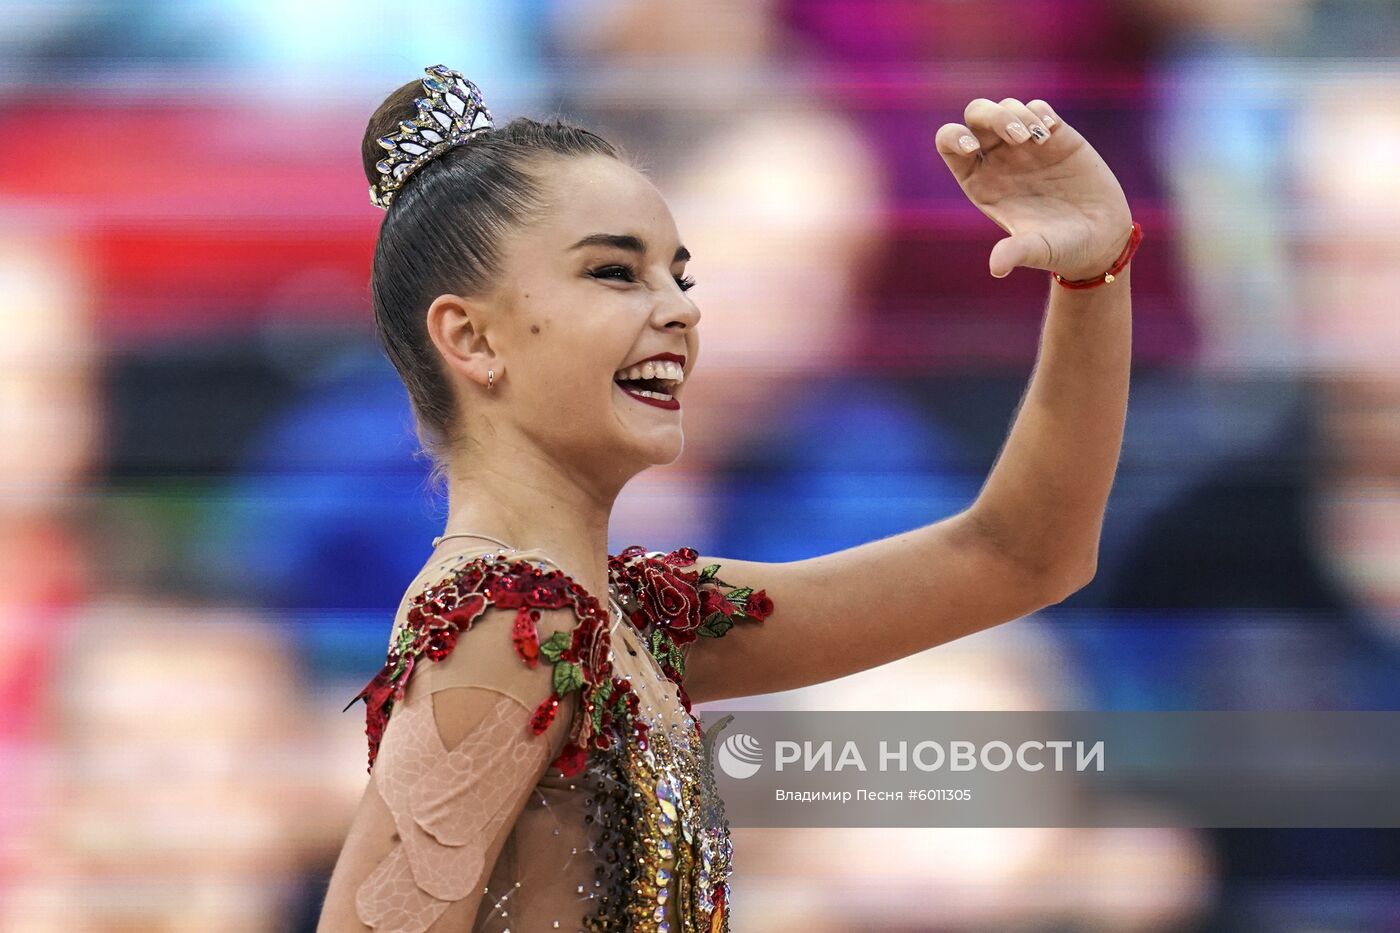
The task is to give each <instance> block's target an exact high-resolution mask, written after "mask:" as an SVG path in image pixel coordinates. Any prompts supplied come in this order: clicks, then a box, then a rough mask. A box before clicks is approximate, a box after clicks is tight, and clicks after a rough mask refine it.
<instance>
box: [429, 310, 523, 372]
mask: <svg viewBox="0 0 1400 933" xmlns="http://www.w3.org/2000/svg"><path fill="white" fill-rule="evenodd" d="M491 319H492V311H491V308H490V306H489V304H488V303H487V302H484V301H479V300H477V299H474V298H465V297H463V296H461V295H439V296H437V297H436V298H434V299H433V303H432V304H430V305H429V306H428V314H427V327H428V339H429V340H431V341H432V342H433V345H434V346H435V347H437V350H438V353H440V354H442V359H443V362H444V363H445V364H446V365H447V368H448V369H449V370H451V371H453V372H457V373H460V374H462V375H464V376H466V377H467V378H468V379H471V380H472V381H473V382H477V383H480V384H481V386H482V388H485V387H486V382H487V371H488V370H491V369H494V370H495V371H496V382H498V383H499V382H500V381H501V376H502V375H503V372H504V369H503V366H502V363H501V361H500V360H499V359H498V358H497V356H496V353H495V351H494V350H493V349H492V347H491V341H490V338H489V337H488V334H487V332H488V330H489V328H490V322H491Z"/></svg>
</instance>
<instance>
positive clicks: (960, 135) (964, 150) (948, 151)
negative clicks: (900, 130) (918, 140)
mask: <svg viewBox="0 0 1400 933" xmlns="http://www.w3.org/2000/svg"><path fill="white" fill-rule="evenodd" d="M933 144H934V146H935V147H936V148H937V149H938V154H939V155H941V156H943V161H944V162H946V163H947V165H948V168H949V169H950V170H951V171H952V173H953V177H954V178H956V179H957V180H958V181H960V182H961V181H963V180H964V179H966V178H967V176H968V175H970V174H971V173H972V169H973V167H974V166H975V165H976V164H977V159H978V158H979V157H980V156H981V154H982V143H981V141H980V140H978V138H977V137H976V136H974V135H973V133H972V130H970V129H968V128H967V127H965V126H963V125H962V124H961V123H945V124H943V125H942V126H940V127H939V128H938V132H937V133H935V134H934V136H933Z"/></svg>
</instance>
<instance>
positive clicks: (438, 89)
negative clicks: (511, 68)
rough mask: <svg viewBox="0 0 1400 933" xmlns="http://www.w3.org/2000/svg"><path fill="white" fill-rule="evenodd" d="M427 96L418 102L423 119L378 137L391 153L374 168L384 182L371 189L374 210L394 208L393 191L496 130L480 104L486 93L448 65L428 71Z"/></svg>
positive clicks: (427, 69)
mask: <svg viewBox="0 0 1400 933" xmlns="http://www.w3.org/2000/svg"><path fill="white" fill-rule="evenodd" d="M423 73H424V75H425V77H424V78H423V90H424V91H426V92H427V95H428V96H427V97H420V98H418V99H417V100H416V101H414V105H415V106H416V107H417V108H418V115H417V116H416V117H414V118H413V119H412V120H404V121H403V122H401V123H400V124H399V131H398V132H397V133H390V134H389V135H387V136H381V137H379V139H378V142H379V145H381V146H383V147H384V148H385V149H387V150H388V151H389V154H388V155H387V156H385V157H384V158H383V159H381V160H380V161H379V162H377V163H376V164H375V166H374V167H375V168H377V169H379V183H378V184H376V185H370V186H369V199H370V202H371V203H372V204H374V206H375V207H382V208H384V209H385V210H388V209H389V204H390V202H392V201H393V199H394V193H395V192H397V191H398V190H399V189H400V188H402V187H403V185H404V182H406V181H407V180H408V177H409V176H410V175H412V174H413V173H414V172H416V171H418V169H420V168H422V167H423V166H424V165H426V164H427V163H428V162H430V161H432V160H433V159H435V158H436V157H438V156H440V155H442V154H443V153H444V152H446V151H447V150H449V149H451V148H453V147H454V146H460V145H462V144H463V143H465V142H467V141H468V140H470V139H471V138H472V137H474V136H477V135H479V134H480V133H482V132H484V131H485V130H489V129H491V126H492V123H491V111H489V110H487V109H486V105H485V104H484V103H482V100H481V90H480V89H479V88H477V86H476V85H475V84H472V83H471V82H470V81H468V80H467V79H466V78H464V77H462V75H461V73H460V72H457V71H453V70H452V69H451V68H448V67H447V66H446V65H433V66H432V67H430V68H424V69H423Z"/></svg>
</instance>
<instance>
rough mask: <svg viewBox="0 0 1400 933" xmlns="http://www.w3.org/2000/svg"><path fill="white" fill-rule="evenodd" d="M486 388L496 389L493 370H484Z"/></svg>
mask: <svg viewBox="0 0 1400 933" xmlns="http://www.w3.org/2000/svg"><path fill="white" fill-rule="evenodd" d="M486 388H488V389H494V388H496V371H495V370H494V369H488V370H486Z"/></svg>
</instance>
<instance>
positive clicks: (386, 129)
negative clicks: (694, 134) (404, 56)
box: [320, 65, 1141, 933]
mask: <svg viewBox="0 0 1400 933" xmlns="http://www.w3.org/2000/svg"><path fill="white" fill-rule="evenodd" d="M964 119H965V121H966V122H965V123H947V124H945V125H943V126H942V127H941V128H940V129H939V130H938V133H937V136H936V143H937V146H938V150H939V152H940V153H941V154H942V155H943V158H944V161H945V162H946V163H947V165H948V168H949V169H950V170H951V171H952V172H953V174H954V176H955V177H956V178H957V180H958V182H959V183H960V185H961V186H962V188H963V190H964V191H965V192H966V193H967V195H968V197H969V198H970V199H971V201H972V202H973V204H975V205H976V206H977V207H978V208H979V209H980V210H982V212H983V213H985V214H986V215H987V216H988V217H990V218H992V220H994V221H995V222H996V223H997V224H998V225H999V226H1001V227H1002V228H1003V229H1004V230H1006V231H1007V232H1009V233H1010V234H1011V236H1009V237H1007V238H1005V239H1003V240H1001V241H1000V242H998V243H997V244H996V246H995V247H993V249H992V252H991V258H990V271H991V273H992V275H994V276H996V277H1004V276H1005V275H1007V274H1008V273H1010V271H1011V270H1012V269H1013V268H1015V267H1017V266H1027V267H1030V268H1036V269H1043V270H1047V271H1050V272H1052V274H1053V276H1052V280H1051V283H1050V285H1051V297H1050V301H1049V307H1048V310H1047V312H1046V317H1045V323H1044V332H1043V335H1042V341H1041V346H1040V354H1039V359H1038V361H1037V364H1036V367H1035V371H1034V375H1033V377H1032V379H1031V382H1030V386H1029V388H1028V390H1027V393H1026V396H1025V398H1024V400H1023V402H1022V404H1021V406H1020V410H1019V412H1018V414H1017V417H1016V420H1015V423H1014V425H1013V427H1012V430H1011V432H1010V435H1009V437H1008V438H1007V440H1006V443H1005V446H1004V449H1003V450H1002V452H1001V455H1000V457H999V458H998V459H997V461H996V463H995V465H994V467H993V469H992V471H991V473H990V475H989V476H988V478H987V480H986V483H985V485H984V486H983V488H982V490H981V492H980V494H979V495H978V496H977V498H976V501H975V502H974V503H973V504H972V505H971V506H969V507H968V508H967V509H966V510H965V511H963V512H961V513H959V514H957V515H954V516H952V517H951V518H947V519H944V520H943V521H939V522H936V523H934V524H932V525H928V526H926V527H923V528H919V529H916V530H914V531H910V532H907V533H904V534H901V535H897V536H894V537H891V538H887V539H884V540H880V541H875V542H871V543H869V544H865V545H862V546H860V547H855V548H850V549H848V550H844V551H840V552H837V553H833V554H827V555H824V556H821V557H817V558H813V559H810V560H801V561H794V562H789V563H759V562H754V561H744V560H737V559H733V558H728V557H702V556H699V555H698V554H696V553H695V551H694V550H693V549H690V548H680V549H677V550H675V551H671V552H669V553H661V552H648V551H646V550H644V549H643V548H641V547H629V548H627V549H625V550H623V551H622V552H621V553H619V554H617V555H610V554H608V552H607V533H608V517H609V514H610V512H611V509H612V506H613V502H614V500H615V499H616V497H617V495H618V493H619V491H620V490H621V489H622V487H623V486H624V485H625V484H626V483H627V481H628V480H629V479H631V478H632V477H633V476H635V475H636V474H637V473H638V472H640V471H642V470H644V469H646V468H647V467H648V466H651V465H652V464H665V463H669V462H671V461H673V460H675V459H676V458H677V457H678V456H679V455H680V453H681V446H682V433H681V401H680V399H681V398H682V397H683V395H684V392H685V387H684V383H685V381H686V380H687V379H688V378H689V377H690V375H691V373H692V372H693V371H694V369H695V364H696V359H697V356H698V354H699V333H698V330H697V325H698V324H699V322H700V309H699V308H698V307H697V306H696V304H695V302H693V301H692V300H691V299H690V297H689V296H688V295H687V291H688V290H689V289H690V287H691V286H692V285H693V284H694V282H693V280H692V279H691V278H690V277H689V276H688V275H687V274H686V263H687V261H688V260H689V259H690V253H689V251H688V250H687V249H686V248H685V246H684V245H683V243H682V241H681V237H680V234H679V233H678V231H677V230H676V226H675V223H674V222H673V220H672V218H671V215H670V212H669V211H668V210H667V206H666V202H665V200H664V199H663V198H662V196H661V194H660V192H658V191H657V190H656V188H655V187H654V186H653V185H652V184H651V183H650V182H649V181H648V180H647V179H646V178H645V177H644V176H642V175H641V174H640V173H639V172H638V171H636V170H635V169H634V168H632V167H630V166H629V165H628V164H627V162H626V161H624V159H623V158H622V157H621V156H620V154H619V152H618V151H617V150H616V149H615V148H614V147H613V146H612V145H610V144H609V143H607V142H605V141H604V140H603V139H601V138H599V137H598V136H596V135H594V134H592V133H590V132H588V131H587V130H584V129H580V128H577V127H573V126H569V125H566V124H563V123H561V122H558V121H556V122H553V123H548V124H545V123H538V122H535V121H532V120H528V119H525V118H519V119H516V120H513V121H511V122H510V123H509V124H507V125H505V126H504V127H500V128H496V127H493V126H492V124H491V118H490V113H489V111H487V110H486V109H485V107H484V105H483V104H482V101H481V96H480V92H479V91H478V90H477V88H476V87H475V86H474V85H472V84H471V83H470V82H468V81H466V80H465V79H464V78H463V77H462V76H461V75H460V74H458V73H457V72H455V71H452V70H451V69H448V68H445V67H443V66H440V65H439V66H435V67H432V68H428V69H426V76H425V77H424V78H423V79H422V80H421V82H420V81H414V82H411V83H410V84H407V85H405V86H404V87H402V88H400V89H398V90H397V91H395V92H394V93H393V94H391V95H390V96H389V98H388V99H387V100H386V101H385V102H384V104H383V105H382V106H381V107H380V108H379V110H378V111H376V113H375V114H374V116H373V117H372V118H371V120H370V124H369V128H368V131H367V133H366V137H365V145H364V157H365V170H366V174H367V176H368V178H369V180H370V194H371V199H372V200H373V201H374V203H375V204H377V205H379V206H381V207H384V208H386V209H387V214H386V216H385V219H384V223H383V226H382V227H381V229H380V232H379V240H378V247H377V250H376V253H375V258H374V270H373V297H374V312H375V320H376V323H377V325H378V331H379V334H380V337H381V339H382V341H383V343H384V346H385V349H386V350H387V352H388V355H389V358H390V359H391V361H392V362H393V364H394V366H395V367H396V368H397V370H398V372H399V374H400V375H401V376H402V378H403V380H404V383H405V384H406V386H407V388H408V391H409V395H410V398H411V402H412V407H413V412H414V415H415V418H416V422H417V425H418V430H419V437H420V439H421V440H422V442H423V444H424V446H425V448H426V449H427V450H428V451H429V452H430V454H431V455H432V456H433V458H434V476H435V477H437V476H441V477H444V478H445V479H446V482H447V488H448V499H449V513H448V519H447V524H446V529H445V532H444V534H443V535H442V536H441V537H439V538H437V539H436V540H435V541H434V542H433V545H434V547H435V551H434V552H433V554H432V556H431V558H430V560H429V561H428V563H427V565H426V566H425V567H424V568H423V571H422V573H421V574H420V575H419V577H418V578H417V579H416V580H414V581H413V582H412V584H411V585H410V586H409V588H408V590H407V592H406V593H405V596H404V601H403V604H402V605H401V606H400V610H399V613H398V616H397V618H396V621H395V624H394V628H393V632H392V634H391V638H390V646H389V652H388V656H387V659H386V662H385V664H384V666H383V668H382V669H381V670H380V672H379V673H378V674H377V675H376V676H375V677H374V679H373V680H371V681H370V683H369V684H367V685H366V687H365V688H364V690H362V691H361V692H360V694H359V695H358V696H356V697H355V699H356V700H358V699H364V700H365V702H366V706H367V728H366V733H367V735H368V736H369V743H370V748H369V763H370V769H371V771H370V774H371V777H370V780H369V782H368V785H367V786H366V788H365V794H364V798H363V800H362V801H361V805H360V809H359V811H358V813H357V814H356V816H355V820H354V823H353V826H352V827H351V830H350V833H349V837H348V839H347V840H346V843H345V847H344V849H343V851H342V853H341V856H340V860H339V862H338V864H337V866H336V869H335V872H334V874H333V876H332V878H331V883H330V888H329V891H328V893H327V897H326V901H325V905H324V909H323V913H322V918H321V925H320V929H321V930H323V931H336V933H339V931H351V930H365V929H374V930H379V931H394V933H405V931H422V930H464V931H465V930H491V931H504V930H515V931H517V933H520V931H534V930H548V929H562V930H571V931H573V930H607V931H615V930H635V931H642V930H647V931H670V933H683V931H695V930H706V931H718V930H728V929H729V886H728V884H727V878H728V876H729V872H730V855H731V850H730V843H729V833H728V825H727V823H726V822H725V820H724V814H723V807H722V804H721V802H720V801H719V799H718V797H717V796H716V795H715V792H714V786H713V782H712V777H711V775H710V773H709V771H708V768H706V767H705V766H704V761H705V758H704V754H703V747H702V745H701V741H702V738H703V737H702V735H701V730H700V727H699V724H698V723H697V721H696V720H695V719H694V717H693V716H692V715H691V704H692V703H698V702H706V701H712V700H720V699H724V698H728V697H738V696H744V695H749V694H757V693H768V692H772V691H778V690H790V689H793V688H795V687H801V686H805V685H808V684H816V683H821V682H823V681H826V680H831V679H833V678H837V677H841V676H844V675H846V674H851V673H854V672H856V671H861V670H865V669H867V668H870V667H874V666H876V665H880V664H884V663H886V662H889V661H893V660H895V659H897V658H901V657H904V656H906V655H909V654H913V653H915V652H918V651H922V650H924V649H926V648H930V647H933V646H935V645H940V644H943V643H945V642H948V641H950V640H952V639H955V638H959V637H961V636H963V635H967V634H969V633H972V632H976V631H979V630H981V629H985V628H988V627H990V626H993V625H996V624H998V623H1001V622H1005V621H1008V620H1012V619H1016V618H1019V617H1021V616H1024V615H1026V614H1027V613H1030V612H1033V611H1035V610H1037V609H1039V608H1042V607H1044V606H1047V605H1050V604H1053V603H1056V602H1058V601H1060V600H1062V599H1063V598H1064V597H1065V596H1066V595H1068V594H1069V593H1072V592H1073V591H1074V590H1076V589H1077V588H1079V587H1081V586H1083V585H1084V584H1085V583H1086V582H1087V581H1088V580H1089V579H1090V578H1092V576H1093V574H1094V568H1095V562H1096V551H1097V547H1098V538H1099V530H1100V525H1101V522H1102V518H1103V512H1104V507H1105V503H1106V500H1107V498H1108V493H1109V488H1110V486H1111V483H1112V479H1113V473H1114V468H1115V464H1116V461H1117V458H1118V453H1119V447H1120V443H1121V440H1122V431H1123V421H1124V416H1125V412H1126V406H1127V394H1128V376H1129V350H1130V318H1129V294H1128V286H1129V275H1128V269H1127V262H1128V260H1129V259H1130V258H1131V255H1132V252H1133V250H1134V249H1135V248H1136V246H1137V243H1138V241H1139V239H1140V236H1141V228H1140V227H1139V226H1137V225H1136V224H1134V223H1133V222H1132V218H1131V216H1130V212H1129V208H1128V204H1127V201H1126V199H1125V198H1124V195H1123V192H1122V190H1121V188H1120V187H1119V185H1118V182H1117V181H1116V180H1115V178H1114V176H1113V174H1112V172H1110V171H1109V169H1108V167H1107V166H1106V165H1105V164H1104V162H1103V160H1102V159H1100V158H1099V156H1098V154H1097V153H1096V152H1095V151H1094V150H1093V148H1092V147H1091V146H1090V145H1089V144H1088V142H1086V141H1085V139H1084V138H1083V137H1082V136H1080V135H1079V133H1077V132H1076V131H1075V129H1074V128H1073V127H1072V126H1070V125H1068V124H1067V123H1065V122H1064V120H1063V119H1062V118H1060V117H1059V116H1058V115H1056V114H1055V113H1054V111H1053V110H1052V109H1051V107H1050V106H1049V105H1048V104H1046V103H1045V102H1044V101H1041V100H1033V101H1031V102H1029V103H1022V102H1020V101H1019V100H1015V99H1013V98H1006V99H1004V100H1002V101H1000V102H994V101H991V100H986V99H981V98H979V99H977V100H974V101H972V102H971V103H970V104H968V106H967V109H966V112H965V114H964ZM754 312H755V313H762V309H761V308H756V309H754ZM351 702H352V703H353V702H354V700H352V701H351ZM347 708H348V707H347ZM391 714H392V715H391ZM741 925H742V924H741Z"/></svg>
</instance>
